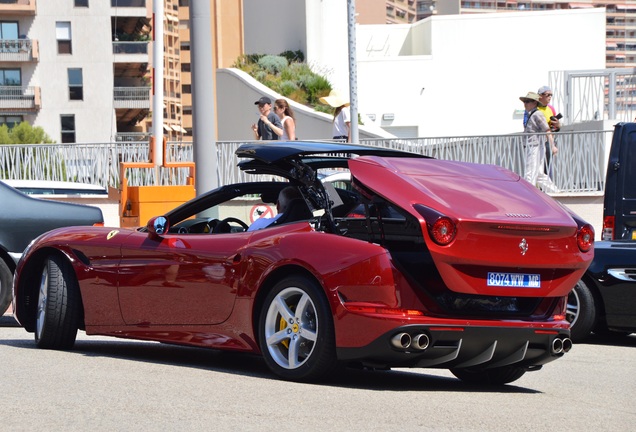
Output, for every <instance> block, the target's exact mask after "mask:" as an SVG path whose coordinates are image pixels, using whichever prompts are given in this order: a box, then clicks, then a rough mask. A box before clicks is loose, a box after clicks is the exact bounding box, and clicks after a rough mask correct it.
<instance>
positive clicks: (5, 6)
mask: <svg viewBox="0 0 636 432" xmlns="http://www.w3.org/2000/svg"><path fill="white" fill-rule="evenodd" d="M0 15H14V16H15V15H35V0H0Z"/></svg>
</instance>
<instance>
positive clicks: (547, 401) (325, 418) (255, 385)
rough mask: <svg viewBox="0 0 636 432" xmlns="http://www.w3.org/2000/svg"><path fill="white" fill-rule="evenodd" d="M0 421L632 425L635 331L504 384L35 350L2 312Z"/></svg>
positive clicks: (181, 353) (99, 345) (344, 426)
mask: <svg viewBox="0 0 636 432" xmlns="http://www.w3.org/2000/svg"><path fill="white" fill-rule="evenodd" d="M0 368H1V370H2V376H1V377H0V389H1V393H0V412H1V413H2V420H1V421H0V424H1V425H2V428H3V429H4V430H12V431H26V430H46V431H88V430H90V431H159V430H161V431H168V430H179V431H203V430H206V431H207V430H210V431H217V430H219V431H229V430H232V431H235V430H241V431H277V432H280V431H298V430H307V431H318V430H320V431H365V432H369V431H506V432H509V431H549V430H575V431H588V430H589V431H627V430H634V427H635V426H634V425H636V401H635V397H634V396H635V395H636V335H632V336H630V337H627V338H624V339H622V340H621V341H620V342H613V343H607V342H603V341H600V340H598V339H595V340H592V341H590V342H589V343H586V344H577V345H575V346H574V348H573V349H572V351H570V352H569V353H568V354H567V355H566V356H565V357H564V358H562V359H560V360H558V361H555V362H553V363H550V364H548V365H546V366H545V367H544V368H543V369H542V370H540V371H538V372H532V373H527V374H526V375H524V376H523V377H522V378H521V379H519V380H518V381H516V382H514V383H512V384H509V385H507V386H503V387H498V388H488V387H480V386H470V385H467V384H464V383H462V382H461V381H459V380H457V379H456V378H454V377H453V376H452V375H451V374H450V373H449V372H448V371H445V370H435V369H421V370H411V369H399V370H393V371H382V372H379V371H362V370H346V371H344V372H341V373H339V374H338V375H337V376H335V377H334V378H333V379H332V380H330V381H329V382H327V383H322V384H296V383H288V382H283V381H280V380H278V379H276V378H275V377H274V376H273V375H271V374H270V373H269V372H268V370H267V368H266V367H265V364H264V363H263V361H262V360H261V359H260V358H259V357H256V356H250V355H242V354H235V353H227V352H226V353H223V352H219V351H212V350H203V349H194V348H184V347H175V346H170V345H165V344H159V343H153V342H137V341H128V340H122V339H114V338H105V337H88V336H86V335H85V334H84V333H82V332H80V334H79V336H78V341H77V343H76V345H75V349H74V350H73V351H68V352H60V351H48V350H40V349H37V348H36V347H35V345H34V342H33V335H32V334H30V333H27V332H26V331H24V330H23V329H22V328H19V327H17V326H16V325H15V323H14V321H13V320H12V319H11V318H10V317H7V316H5V317H0Z"/></svg>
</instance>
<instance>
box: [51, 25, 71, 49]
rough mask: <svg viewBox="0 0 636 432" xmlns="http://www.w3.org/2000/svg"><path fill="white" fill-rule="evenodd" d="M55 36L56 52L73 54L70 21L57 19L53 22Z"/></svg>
mask: <svg viewBox="0 0 636 432" xmlns="http://www.w3.org/2000/svg"><path fill="white" fill-rule="evenodd" d="M55 37H56V39H57V53H58V54H73V46H72V44H71V42H72V39H71V23H70V22H68V21H58V22H56V23H55Z"/></svg>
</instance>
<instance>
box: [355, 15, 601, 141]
mask: <svg viewBox="0 0 636 432" xmlns="http://www.w3.org/2000/svg"><path fill="white" fill-rule="evenodd" d="M426 21H430V22H426ZM385 27H390V26H385ZM532 28H537V29H539V28H546V29H549V33H550V37H551V38H552V39H553V40H555V41H561V43H560V44H559V43H557V44H556V48H554V49H550V47H549V46H548V45H547V42H546V40H545V38H543V37H542V36H541V35H540V34H539V33H538V32H536V33H529V32H528V31H527V29H532ZM389 30H391V29H389ZM378 31H379V29H378V28H377V26H359V28H358V46H359V47H361V46H364V44H365V41H368V40H375V39H377V38H378ZM395 31H396V32H398V33H399V32H401V29H396V30H395ZM533 35H534V36H533ZM411 36H412V38H413V43H412V45H413V47H414V48H415V52H416V53H422V52H426V51H427V40H428V41H430V42H429V43H430V47H431V49H430V55H413V56H393V55H388V56H385V57H379V56H378V55H377V53H374V54H375V55H369V56H366V57H365V52H364V51H361V50H360V48H359V49H358V60H359V63H358V91H359V96H360V110H361V111H362V112H364V113H367V114H368V113H376V118H377V119H378V121H379V120H380V119H381V117H382V113H386V112H392V113H394V117H395V120H394V121H393V122H391V125H392V126H407V125H417V127H418V135H419V136H457V135H495V134H505V133H513V132H521V130H522V128H523V126H522V120H521V115H519V113H517V114H516V115H515V111H516V110H521V109H522V108H523V105H522V104H521V102H520V101H519V97H520V96H524V95H525V94H526V93H527V92H528V91H535V92H536V91H537V89H538V88H539V87H540V86H542V85H545V84H547V83H548V72H550V71H554V70H579V69H603V68H604V67H605V13H604V9H588V10H580V11H578V10H577V11H552V12H516V13H499V14H479V15H451V16H434V17H431V18H430V19H428V20H425V21H424V22H420V23H417V24H415V25H413V28H412V30H411ZM532 37H534V38H535V40H534V41H532ZM398 39H399V38H398ZM533 42H534V43H533ZM394 51H395V49H393V50H390V52H394ZM556 108H557V110H559V107H556ZM389 110H390V111H389ZM383 126H384V125H383Z"/></svg>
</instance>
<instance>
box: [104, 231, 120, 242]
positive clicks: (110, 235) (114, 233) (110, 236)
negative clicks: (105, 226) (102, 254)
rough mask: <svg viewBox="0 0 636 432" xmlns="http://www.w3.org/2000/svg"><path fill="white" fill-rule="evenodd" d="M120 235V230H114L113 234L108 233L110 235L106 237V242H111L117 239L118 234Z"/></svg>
mask: <svg viewBox="0 0 636 432" xmlns="http://www.w3.org/2000/svg"><path fill="white" fill-rule="evenodd" d="M118 233H119V230H112V231H111V232H109V233H108V235H107V236H106V240H110V239H112V238H113V237H115V236H116V235H117V234H118Z"/></svg>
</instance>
